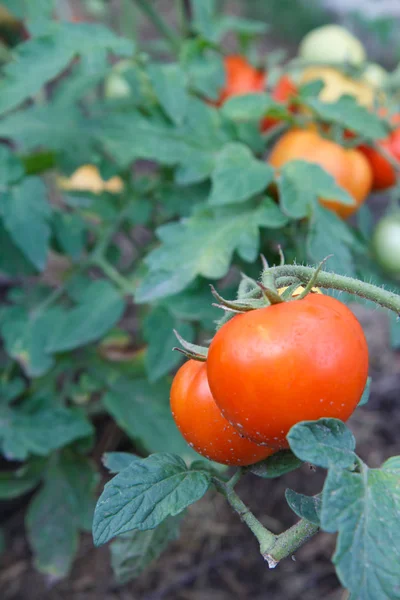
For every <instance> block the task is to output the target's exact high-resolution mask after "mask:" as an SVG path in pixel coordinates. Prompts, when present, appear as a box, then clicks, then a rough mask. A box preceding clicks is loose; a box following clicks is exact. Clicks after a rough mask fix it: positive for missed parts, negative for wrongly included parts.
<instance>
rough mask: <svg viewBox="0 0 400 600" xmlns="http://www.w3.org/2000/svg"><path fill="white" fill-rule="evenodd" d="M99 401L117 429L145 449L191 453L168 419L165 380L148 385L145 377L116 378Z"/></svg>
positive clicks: (168, 409)
mask: <svg viewBox="0 0 400 600" xmlns="http://www.w3.org/2000/svg"><path fill="white" fill-rule="evenodd" d="M103 404H104V406H105V407H106V409H107V411H108V412H109V413H110V414H111V415H112V416H113V417H114V419H115V420H116V422H117V423H118V425H119V426H120V427H121V429H123V430H124V431H125V432H126V433H127V434H128V435H129V436H130V437H131V438H132V439H134V440H135V441H136V443H139V444H141V445H142V446H143V447H144V448H145V449H146V450H148V451H150V452H174V453H176V454H180V455H181V456H183V457H184V458H185V459H192V458H193V457H194V456H195V453H194V451H193V450H192V449H191V448H190V446H188V444H187V443H186V442H185V440H184V439H183V437H182V436H181V434H180V433H179V431H178V429H177V427H176V425H175V422H174V420H173V418H172V415H171V409H170V407H169V386H168V384H167V383H166V382H165V381H163V382H160V383H157V384H154V385H151V384H150V383H149V382H148V381H147V380H146V379H132V380H129V379H124V380H120V381H119V382H117V383H116V384H115V385H114V386H113V388H112V390H111V391H110V392H108V393H107V394H106V395H105V396H104V398H103ZM196 456H197V455H196Z"/></svg>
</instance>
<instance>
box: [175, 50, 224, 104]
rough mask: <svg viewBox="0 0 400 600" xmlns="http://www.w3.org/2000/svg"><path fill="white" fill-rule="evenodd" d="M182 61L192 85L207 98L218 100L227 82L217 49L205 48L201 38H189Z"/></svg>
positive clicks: (183, 51)
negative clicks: (200, 40) (200, 42)
mask: <svg viewBox="0 0 400 600" xmlns="http://www.w3.org/2000/svg"><path fill="white" fill-rule="evenodd" d="M182 63H183V67H184V69H185V71H186V72H187V75H188V79H189V84H190V87H191V88H193V90H194V91H196V92H199V93H200V94H202V95H203V96H205V97H206V98H210V99H211V100H217V98H218V96H219V93H220V90H221V88H222V87H223V85H224V83H225V67H224V62H223V58H222V56H221V55H220V54H219V53H218V52H216V51H215V50H212V49H210V48H204V46H203V45H202V44H199V40H187V41H186V42H185V43H184V45H183V49H182Z"/></svg>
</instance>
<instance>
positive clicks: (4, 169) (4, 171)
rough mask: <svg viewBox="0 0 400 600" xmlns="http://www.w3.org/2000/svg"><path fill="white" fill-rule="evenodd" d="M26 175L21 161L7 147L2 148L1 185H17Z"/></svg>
mask: <svg viewBox="0 0 400 600" xmlns="http://www.w3.org/2000/svg"><path fill="white" fill-rule="evenodd" d="M23 174H24V166H23V164H22V162H21V161H20V159H19V158H18V157H17V156H15V154H13V153H12V152H11V150H10V149H9V148H7V146H0V185H2V186H6V185H8V184H9V183H15V182H16V181H18V179H21V177H22V176H23Z"/></svg>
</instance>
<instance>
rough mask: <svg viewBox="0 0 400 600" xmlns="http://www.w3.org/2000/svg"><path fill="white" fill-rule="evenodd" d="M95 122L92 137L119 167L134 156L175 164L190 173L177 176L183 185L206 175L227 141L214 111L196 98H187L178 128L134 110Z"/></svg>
mask: <svg viewBox="0 0 400 600" xmlns="http://www.w3.org/2000/svg"><path fill="white" fill-rule="evenodd" d="M97 125H98V126H97V129H96V132H95V134H96V137H97V138H98V140H99V142H100V143H101V144H102V145H103V146H104V148H105V150H106V151H107V152H108V153H109V154H111V156H113V158H114V159H115V161H116V162H117V164H118V165H119V166H120V167H121V168H125V167H127V166H128V165H129V164H130V163H131V162H132V161H133V160H135V159H138V158H142V159H148V160H155V161H158V162H160V163H161V164H165V165H171V166H172V165H178V164H179V165H182V167H184V168H185V170H188V172H189V173H190V177H188V174H187V173H184V175H185V176H184V178H183V177H181V183H183V181H182V179H183V180H184V182H185V183H186V184H188V183H195V182H197V181H201V180H203V179H205V178H207V177H208V176H209V175H210V173H211V171H212V169H213V166H214V160H215V155H216V152H217V151H218V150H219V149H220V148H221V147H222V146H223V144H224V143H226V142H227V141H228V140H229V137H228V135H227V134H226V132H225V131H224V129H223V128H222V121H221V116H220V115H219V113H218V111H217V110H216V109H215V108H212V107H210V106H207V105H206V104H205V103H204V102H203V101H201V100H198V99H196V98H191V99H190V101H189V105H188V108H187V117H186V120H185V123H184V124H183V125H182V126H180V127H173V126H171V125H169V124H167V123H165V122H163V121H161V120H160V119H155V118H152V119H151V118H144V117H143V116H142V115H141V114H140V113H139V112H137V111H135V112H133V111H132V112H130V113H125V114H120V115H115V114H111V115H108V116H107V117H106V118H104V119H103V120H100V121H99V123H98V124H97ZM132 139H134V140H135V143H134V144H132Z"/></svg>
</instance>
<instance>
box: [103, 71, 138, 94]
mask: <svg viewBox="0 0 400 600" xmlns="http://www.w3.org/2000/svg"><path fill="white" fill-rule="evenodd" d="M104 95H105V97H106V98H110V99H111V98H112V99H119V98H129V96H130V95H131V88H130V86H129V83H128V82H127V81H126V79H124V77H123V76H122V75H120V74H119V73H111V74H110V75H109V76H108V77H107V79H106V81H105V83H104Z"/></svg>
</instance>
